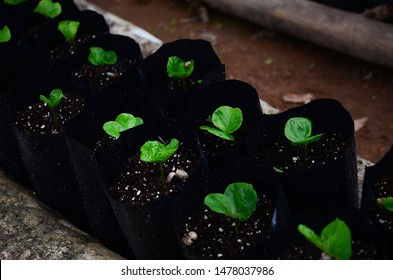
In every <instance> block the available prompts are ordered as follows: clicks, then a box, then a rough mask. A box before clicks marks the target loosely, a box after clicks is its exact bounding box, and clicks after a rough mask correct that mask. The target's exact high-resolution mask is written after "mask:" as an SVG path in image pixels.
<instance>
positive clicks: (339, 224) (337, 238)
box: [298, 218, 352, 260]
mask: <svg viewBox="0 0 393 280" xmlns="http://www.w3.org/2000/svg"><path fill="white" fill-rule="evenodd" d="M298 231H299V232H300V233H301V234H302V235H304V236H305V237H306V238H307V239H308V240H309V241H310V242H311V243H313V244H314V245H315V246H316V247H318V248H319V249H320V250H321V251H323V252H324V253H326V254H328V255H329V256H331V257H333V258H335V259H336V260H349V259H350V258H351V256H352V238H351V230H350V229H349V227H348V226H347V225H346V224H345V222H343V221H341V220H340V219H338V218H336V219H335V220H334V221H332V222H331V223H330V224H328V225H327V226H326V227H325V228H324V229H323V230H322V232H321V235H320V236H319V235H317V234H316V233H315V232H314V231H313V230H312V229H310V228H309V227H307V226H305V225H303V224H300V225H299V226H298Z"/></svg>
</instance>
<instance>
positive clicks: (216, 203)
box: [204, 182, 257, 221]
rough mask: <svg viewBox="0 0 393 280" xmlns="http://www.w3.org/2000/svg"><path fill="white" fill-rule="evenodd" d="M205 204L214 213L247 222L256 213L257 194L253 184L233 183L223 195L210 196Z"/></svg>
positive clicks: (212, 194) (206, 198) (214, 194)
mask: <svg viewBox="0 0 393 280" xmlns="http://www.w3.org/2000/svg"><path fill="white" fill-rule="evenodd" d="M204 203H205V204H206V205H207V206H208V207H209V208H210V209H211V210H212V211H214V212H217V213H221V214H224V215H226V216H228V217H231V218H233V219H239V220H240V221H247V220H248V219H249V218H250V217H251V215H252V213H253V212H254V211H255V207H256V205H257V193H256V191H255V190H254V188H253V186H252V185H251V184H248V183H243V182H238V183H232V184H230V185H229V186H228V187H227V188H226V189H225V191H224V193H223V194H221V193H211V194H208V195H207V196H206V197H205V200H204Z"/></svg>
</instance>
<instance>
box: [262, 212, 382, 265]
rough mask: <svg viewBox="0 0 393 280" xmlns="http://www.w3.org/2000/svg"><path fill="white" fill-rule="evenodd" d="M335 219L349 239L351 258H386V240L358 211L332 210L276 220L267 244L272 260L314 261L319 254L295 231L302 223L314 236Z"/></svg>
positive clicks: (320, 254) (314, 247)
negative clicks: (342, 223) (343, 226)
mask: <svg viewBox="0 0 393 280" xmlns="http://www.w3.org/2000/svg"><path fill="white" fill-rule="evenodd" d="M336 218H339V219H340V220H342V221H344V222H345V224H346V225H347V226H348V227H349V229H350V231H351V237H352V257H351V259H354V260H356V259H388V258H389V255H388V252H387V247H386V241H385V239H384V237H383V235H382V233H381V232H380V231H379V230H378V229H377V228H376V227H375V225H374V224H372V223H371V221H370V220H369V219H368V218H367V217H366V216H365V215H364V214H363V213H362V212H361V211H360V210H359V209H336V210H333V211H326V212H308V213H304V212H301V213H300V212H299V213H297V214H295V215H287V216H286V217H285V218H284V219H280V220H279V222H278V224H277V225H276V227H275V229H274V233H273V238H272V240H271V242H270V243H269V248H268V250H269V251H270V255H271V257H272V259H288V260H294V259H302V260H318V259H321V257H322V251H321V250H320V249H318V248H317V247H316V246H315V245H314V244H312V243H311V242H310V241H308V240H307V239H306V238H305V237H304V236H303V235H302V234H301V233H300V232H299V231H298V230H297V227H298V225H299V224H304V225H306V226H308V227H309V228H311V229H312V230H314V232H315V233H316V234H318V235H320V234H321V231H322V229H323V228H324V227H325V226H327V225H328V224H329V223H330V222H332V221H333V220H335V219H336Z"/></svg>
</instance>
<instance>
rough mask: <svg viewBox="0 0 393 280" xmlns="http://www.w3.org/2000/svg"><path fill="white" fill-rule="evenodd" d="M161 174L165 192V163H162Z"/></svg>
mask: <svg viewBox="0 0 393 280" xmlns="http://www.w3.org/2000/svg"><path fill="white" fill-rule="evenodd" d="M160 174H161V185H162V190H163V191H164V192H165V189H166V184H165V177H164V163H160Z"/></svg>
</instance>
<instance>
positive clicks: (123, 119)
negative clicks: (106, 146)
mask: <svg viewBox="0 0 393 280" xmlns="http://www.w3.org/2000/svg"><path fill="white" fill-rule="evenodd" d="M141 124H143V120H142V119H141V118H138V117H134V116H133V115H131V114H127V113H122V114H120V115H118V116H117V117H116V120H114V121H109V122H106V123H105V124H104V125H103V127H102V128H103V129H104V131H105V132H106V133H107V134H108V135H109V136H112V137H114V138H116V139H118V138H119V137H120V132H123V131H126V130H128V129H131V128H134V127H136V126H138V125H141Z"/></svg>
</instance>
